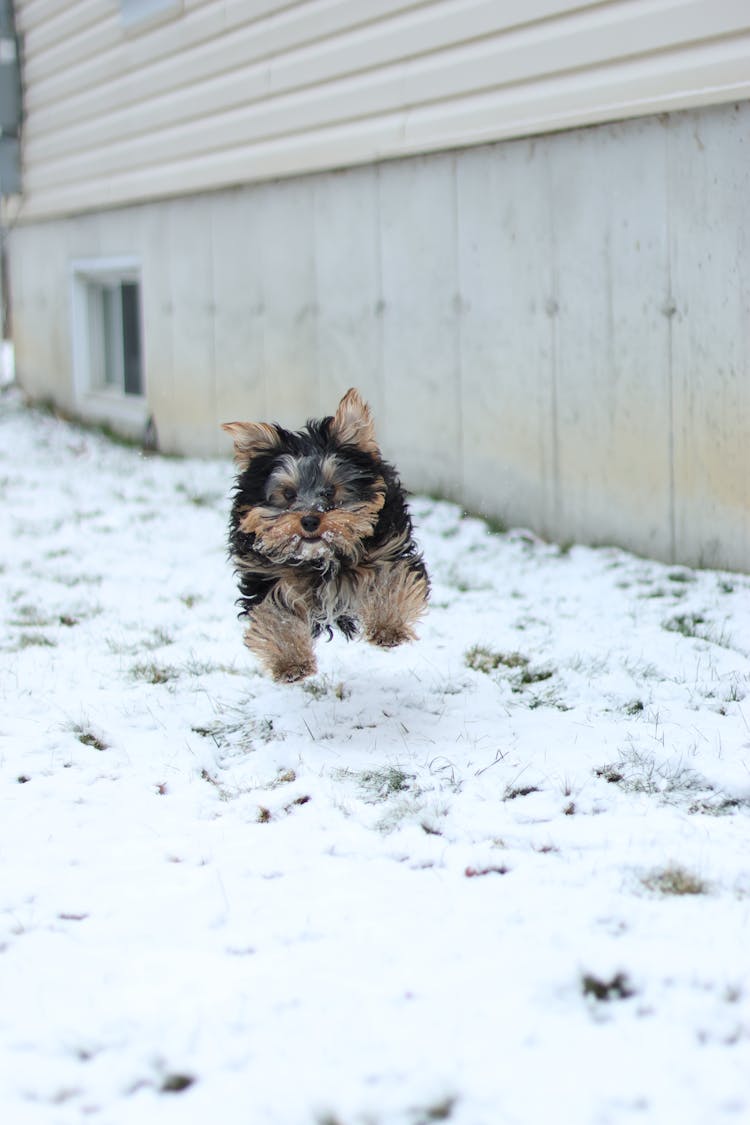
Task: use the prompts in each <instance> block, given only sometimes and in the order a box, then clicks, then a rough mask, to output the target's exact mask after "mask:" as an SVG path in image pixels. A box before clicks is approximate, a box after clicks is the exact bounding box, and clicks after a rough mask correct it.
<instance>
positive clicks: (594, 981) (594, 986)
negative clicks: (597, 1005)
mask: <svg viewBox="0 0 750 1125" xmlns="http://www.w3.org/2000/svg"><path fill="white" fill-rule="evenodd" d="M581 991H582V993H583V995H584V996H587V997H590V998H591V999H592V1000H596V1001H599V1002H604V1003H608V1002H609V1001H610V1000H628V999H630V997H631V996H635V988H634V987H633V985H632V984H631V982H630V980H629V978H628V976H627V974H626V973H622V972H620V973H615V974H614V976H612V977H609V979H607V978H605V977H598V976H595V975H594V974H593V973H583V975H582V976H581Z"/></svg>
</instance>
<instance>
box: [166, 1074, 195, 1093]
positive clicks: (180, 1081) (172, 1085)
mask: <svg viewBox="0 0 750 1125" xmlns="http://www.w3.org/2000/svg"><path fill="white" fill-rule="evenodd" d="M194 1082H195V1079H194V1078H193V1076H192V1075H191V1074H165V1075H164V1078H163V1079H162V1083H161V1086H160V1087H159V1091H160V1093H162V1094H181V1093H182V1092H183V1091H184V1090H187V1089H188V1088H189V1087H190V1086H192V1085H193V1084H194Z"/></svg>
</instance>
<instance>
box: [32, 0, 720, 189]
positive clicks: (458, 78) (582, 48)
mask: <svg viewBox="0 0 750 1125" xmlns="http://www.w3.org/2000/svg"><path fill="white" fill-rule="evenodd" d="M636 10H638V12H639V10H640V5H638V4H635V5H633V7H632V9H628V8H622V7H618V9H617V12H616V13H615V12H614V11H611V10H610V9H606V10H605V11H603V12H597V13H589V14H588V15H587V19H586V22H582V19H583V17H582V16H581V15H580V14H578V15H576V16H574V17H570V18H568V19H566V20H565V22H564V23H560V24H559V25H558V23H557V22H556V23H555V27H556V29H557V34H555V35H554V36H551V35H550V33H549V28H548V25H547V24H544V25H543V26H541V27H540V26H535V27H533V28H526V29H523V30H519V31H514V32H511V33H508V34H503V35H501V36H498V35H490V34H489V30H490V28H491V26H492V24H493V23H494V24H496V22H497V20H496V11H497V9H496V6H494V5H493V6H490V5H488V4H484V5H477V6H476V7H475V11H474V14H475V15H476V16H477V17H478V19H477V22H476V23H475V24H469V25H468V26H466V25H465V21H464V26H463V34H464V35H466V34H467V33H468V34H470V35H471V36H472V37H473V38H474V41H473V42H471V43H469V44H465V45H464V46H457V45H454V46H452V47H451V48H450V49H449V50H447V49H446V43H452V42H454V40H455V37H456V36H457V35H458V33H459V27H458V23H456V25H455V26H454V25H453V24H452V23H451V24H449V25H448V26H447V27H446V26H445V21H444V22H443V23H442V24H440V25H439V28H438V25H434V26H433V27H432V28H431V30H433V31H435V32H437V31H438V30H439V31H440V34H439V35H438V34H435V35H432V36H430V35H427V34H426V33H427V31H428V30H430V29H428V28H420V27H418V26H416V25H415V22H414V19H412V20H411V21H410V23H409V24H405V23H404V21H402V20H397V21H390V22H389V23H388V24H387V25H383V26H381V27H380V28H379V29H369V28H368V29H366V30H365V31H362V30H360V31H359V32H357V33H353V34H350V35H347V36H339V37H337V38H336V40H335V41H333V42H331V43H326V44H316V45H314V46H312V47H311V46H308V47H306V48H305V49H303V50H299V51H294V52H292V53H291V54H289V55H287V56H286V57H285V58H283V59H281V60H271V61H263V62H261V63H258V64H256V65H254V66H251V67H243V68H241V69H240V70H231V71H229V72H226V70H227V68H228V66H229V63H228V62H227V63H226V65H225V73H223V74H221V75H219V76H218V77H214V78H212V79H210V80H208V81H204V82H202V83H197V80H196V84H195V85H194V95H195V96H194V97H193V98H189V99H188V98H186V96H185V91H184V88H179V89H177V90H173V91H171V92H170V93H168V94H166V95H152V96H149V97H148V98H147V99H145V100H143V101H141V103H140V104H136V105H129V106H127V107H125V108H123V109H120V110H118V111H116V112H114V113H107V112H104V111H103V110H102V107H101V106H100V104H99V100H98V99H93V98H92V96H91V94H90V93H89V95H88V97H87V100H86V102H85V105H81V107H80V108H81V112H83V111H84V110H85V111H86V112H87V113H88V115H89V116H88V117H79V119H78V120H77V121H74V122H72V123H70V124H68V125H66V124H65V123H64V122H63V121H58V125H57V128H56V129H55V130H54V131H53V132H46V134H45V135H44V136H43V137H39V136H37V135H36V134H35V131H34V129H33V119H32V122H30V126H29V129H28V131H27V135H26V153H27V159H28V160H29V162H30V163H39V164H41V163H45V164H47V165H48V171H49V174H50V175H52V176H54V177H56V178H57V172H56V170H55V161H60V160H61V161H62V162H63V163H64V164H65V165H67V166H68V167H72V169H73V172H72V174H73V175H77V174H78V168H77V166H76V156H77V155H78V154H79V153H84V152H85V151H86V150H87V149H89V150H90V149H92V147H96V150H97V160H102V159H107V158H108V154H109V159H110V160H111V167H112V170H113V171H115V170H116V169H117V166H118V163H117V162H118V158H119V160H120V163H121V164H122V165H132V163H133V162H134V161H138V162H143V161H147V160H151V159H154V158H155V155H156V154H157V153H160V152H162V151H165V149H164V145H165V142H166V143H167V144H168V143H170V142H172V141H174V142H175V143H179V141H178V137H179V136H180V135H181V136H182V138H183V142H184V147H185V148H186V149H187V148H190V147H193V148H195V147H196V146H199V147H201V148H202V149H205V148H208V147H211V146H212V145H213V147H218V146H219V145H221V144H226V145H227V146H229V145H231V144H232V143H234V140H235V138H236V137H237V136H240V137H253V138H257V139H260V138H261V137H264V136H266V137H267V136H273V135H279V134H282V133H285V132H288V131H290V130H291V131H298V130H299V129H301V128H311V127H312V128H314V127H318V126H319V125H321V124H324V123H332V122H335V121H336V120H337V119H339V120H340V119H342V118H344V117H347V118H352V117H363V116H372V115H375V114H378V113H383V112H391V111H392V110H394V109H396V108H399V107H400V106H415V105H421V104H425V103H428V102H435V101H439V100H443V99H449V98H452V97H458V96H462V95H463V94H465V93H466V92H467V91H472V90H481V89H491V88H493V87H498V86H510V85H513V84H516V83H522V82H528V81H530V80H532V79H539V78H543V77H544V76H546V75H550V74H553V73H555V72H556V71H565V72H570V71H574V70H577V69H579V68H584V67H590V66H591V65H593V64H597V63H598V64H601V63H602V62H605V61H613V62H614V61H617V60H618V59H620V58H622V57H624V56H632V55H642V54H643V53H645V52H646V51H651V52H656V51H658V50H663V49H665V48H673V47H674V46H675V44H676V43H681V44H688V43H691V42H695V41H696V40H700V39H702V38H704V37H705V35H706V33H707V31H709V30H710V32H711V34H712V37H714V38H716V37H718V36H721V35H723V34H725V33H727V32H729V31H731V30H732V28H733V27H734V26H735V23H736V0H722V2H720V3H717V4H716V5H715V7H714V8H713V9H712V12H711V19H710V20H707V18H706V15H707V11H706V6H705V3H704V2H703V0H697V2H693V3H690V4H684V5H683V8H682V11H681V18H680V24H679V30H678V31H677V32H676V31H675V29H674V28H673V27H672V25H671V24H670V23H669V22H668V21H666V20H665V19H664V12H663V10H662V9H661V6H660V7H659V9H658V10H657V9H655V10H654V11H653V12H651V13H649V14H646V15H644V14H638V13H637V11H636ZM615 14H616V16H617V19H616V20H615ZM636 15H637V18H636ZM479 17H481V18H479ZM605 17H606V18H605ZM410 31H411V34H409V32H410ZM237 38H239V36H238V37H237ZM420 46H421V48H422V51H423V52H424V51H425V49H426V50H427V51H428V52H429V51H432V50H433V49H437V48H441V49H440V50H439V51H438V53H436V54H435V53H426V54H425V53H422V54H420V56H419V58H416V57H409V58H407V59H406V61H404V62H401V63H396V64H392V63H391V64H390V65H388V64H389V62H390V60H391V59H392V58H393V57H394V56H396V55H398V54H401V55H402V56H403V55H406V56H411V55H413V54H414V53H415V52H417V50H418V49H419V47H420ZM246 49H247V48H246ZM563 63H564V65H562V64H563ZM184 73H185V69H184V62H183V82H184ZM191 73H192V68H191ZM342 76H343V78H342ZM334 79H339V81H334ZM138 80H139V81H141V80H142V75H141V74H140V72H138ZM290 90H292V91H293V90H297V91H299V92H298V93H297V94H296V96H292V98H291V100H289V99H288V98H286V97H284V96H283V95H284V94H285V93H287V92H288V91H290ZM279 95H281V96H279ZM63 104H64V103H63ZM92 107H96V112H97V117H95V118H93V119H92V118H91V116H90V115H91V113H92ZM198 111H199V112H198ZM48 117H53V119H54V114H45V115H44V119H45V124H47V123H48V122H47V118H48ZM180 129H182V131H183V132H182V134H179V130H180ZM224 129H225V130H226V131H227V132H226V139H224V134H223V133H222V130H224ZM173 131H174V133H175V135H174V137H172V136H171V134H172V132H173ZM168 133H169V134H170V136H169V138H167V134H168ZM124 142H127V143H124ZM108 143H109V149H108V148H107V145H108ZM149 146H150V147H149ZM166 151H168V149H167V150H166ZM82 173H83V174H89V173H88V171H84V170H82ZM59 178H60V180H62V179H63V178H64V173H63V175H62V176H60V177H59Z"/></svg>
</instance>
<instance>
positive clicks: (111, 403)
mask: <svg viewBox="0 0 750 1125" xmlns="http://www.w3.org/2000/svg"><path fill="white" fill-rule="evenodd" d="M123 281H124V282H134V283H135V284H137V285H138V291H139V295H140V294H141V292H142V289H141V267H140V262H139V261H138V259H136V258H124V257H123V258H80V259H77V260H76V261H74V262H72V263H71V267H70V292H71V323H72V344H73V396H74V400H75V404H76V409H77V410H78V411H79V412H80V414H81V415H82V416H83V417H86V418H88V419H90V420H91V421H95V422H111V423H113V424H115V425H119V426H120V427H121V428H122V427H124V428H127V429H128V430H130V431H132V432H133V433H139V432H142V430H143V428H144V427H145V426H146V423H147V422H148V404H147V401H146V394H145V364H144V355H143V353H144V340H143V318H142V317H141V381H142V384H143V393H141V394H126V393H125V390H124V388H123V385H122V384H123V379H122V371H121V370H120V372H119V375H120V376H121V377H120V380H119V385H114V384H113V385H106V384H105V383H103V382H102V381H101V379H97V373H96V372H95V371H94V370H93V363H92V354H93V350H94V349H93V347H92V344H93V341H95V340H96V338H97V336H101V333H102V331H103V325H102V323H101V320H100V319H99V314H98V312H97V311H96V310H95V309H94V308H93V305H92V286H110V285H112V286H116V285H118V284H120V283H121V282H123ZM112 324H113V327H114V329H115V331H116V332H117V333H118V334H119V336H120V338H122V321H121V314H120V310H119V307H117V306H116V307H115V309H114V312H113V321H112ZM118 362H119V359H118Z"/></svg>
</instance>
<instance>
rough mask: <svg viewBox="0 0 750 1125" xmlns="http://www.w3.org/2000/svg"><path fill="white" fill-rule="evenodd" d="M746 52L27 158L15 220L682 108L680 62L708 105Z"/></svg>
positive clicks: (734, 90)
mask: <svg viewBox="0 0 750 1125" xmlns="http://www.w3.org/2000/svg"><path fill="white" fill-rule="evenodd" d="M748 58H750V36H746V37H743V39H742V40H741V41H740V40H727V41H726V42H725V43H724V44H722V48H721V50H720V51H719V50H717V49H716V48H712V49H709V48H703V47H700V48H695V49H693V50H692V51H691V52H678V53H675V54H674V55H672V56H669V57H668V58H667V59H665V58H650V59H646V60H639V59H637V60H634V61H633V62H630V63H624V64H620V65H619V66H618V67H617V68H600V69H599V70H597V71H594V72H592V73H590V74H588V75H586V76H585V77H584V79H583V80H582V76H581V75H579V74H574V75H565V76H562V77H560V78H554V79H546V80H545V81H543V82H538V83H534V84H533V87H532V89H531V90H526V89H518V88H511V89H510V90H509V91H506V90H500V91H493V92H492V93H491V94H481V95H475V96H472V97H467V98H463V99H457V100H456V101H455V102H454V103H452V104H448V105H444V104H438V105H430V106H426V107H422V108H419V109H415V110H412V111H411V112H408V113H407V112H397V113H392V114H388V115H381V116H379V117H374V118H370V119H365V120H355V121H351V122H346V123H344V124H342V125H336V126H331V127H327V128H321V129H312V128H311V129H309V130H308V131H306V132H304V133H303V134H301V135H299V134H295V133H292V134H290V135H289V136H282V137H280V138H276V139H271V140H267V141H261V142H258V143H255V144H253V143H250V144H244V145H243V144H238V145H236V146H229V145H226V146H225V147H223V148H218V149H217V150H215V151H213V152H212V151H203V152H201V153H199V154H198V155H187V156H180V155H179V149H177V150H176V151H175V149H174V147H173V150H172V152H170V151H169V150H168V149H167V146H166V145H165V146H164V148H163V149H162V151H161V153H160V159H159V160H158V163H157V162H153V163H150V164H146V165H144V166H143V167H138V166H137V161H134V163H133V164H132V165H131V166H130V167H129V168H127V169H125V170H123V171H121V172H119V173H118V174H117V175H116V176H113V175H112V172H111V170H110V169H109V168H108V167H107V166H106V164H102V163H100V162H99V161H98V160H97V157H96V156H91V157H89V158H87V165H86V177H85V178H84V177H83V176H82V175H81V179H80V180H79V178H78V177H77V176H75V175H74V176H73V178H72V179H70V180H69V181H68V182H67V183H65V182H64V181H63V182H60V181H55V180H54V179H53V177H52V176H51V173H50V172H49V169H48V170H47V171H46V173H45V172H44V171H43V170H40V172H39V174H38V175H36V169H35V168H34V167H33V166H32V167H30V168H27V169H26V196H27V202H26V205H25V209H24V218H26V219H28V218H29V217H30V216H34V215H38V216H41V215H45V214H54V213H64V212H65V211H75V210H82V209H85V208H87V207H96V206H111V205H114V204H117V203H124V202H128V201H131V200H136V199H146V198H149V197H151V198H158V197H163V196H166V195H170V194H174V193H176V192H183V193H186V192H193V191H200V190H208V189H212V188H218V187H221V186H225V185H232V184H239V183H243V182H247V183H250V182H253V181H258V180H262V179H268V178H271V177H280V176H289V175H294V174H295V173H297V172H299V171H300V169H303V170H305V171H313V170H321V169H324V168H335V167H342V166H353V165H356V164H360V163H366V162H370V161H372V160H378V159H383V158H387V157H394V156H401V155H408V154H410V153H413V152H420V151H422V152H428V151H435V150H437V149H440V148H445V147H454V146H460V145H469V144H476V143H481V142H483V141H489V140H492V139H495V138H496V137H498V135H499V136H500V137H501V138H505V137H513V136H522V135H524V134H533V133H537V132H541V131H543V130H544V131H549V130H552V129H564V128H570V127H573V126H575V125H583V124H591V123H595V122H601V121H607V120H610V119H612V117H628V116H639V115H642V114H644V113H646V112H647V111H648V109H649V107H652V106H653V105H654V104H656V105H658V107H659V108H660V109H680V108H686V107H688V106H690V105H692V104H693V102H694V99H695V94H694V91H692V90H691V91H689V92H687V93H685V92H683V86H684V72H685V71H686V70H687V71H688V72H689V75H690V78H691V79H693V80H698V84H699V88H700V90H701V100H702V101H703V102H705V103H707V104H711V103H715V102H720V101H730V100H733V99H736V98H743V97H744V98H747V97H750V78H748V76H747V59H748ZM667 63H668V64H669V66H667V65H666V64H667ZM681 80H682V81H681ZM675 85H676V86H677V87H678V92H676V93H675V92H674V86H675ZM80 171H81V170H80V169H79V172H80Z"/></svg>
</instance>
